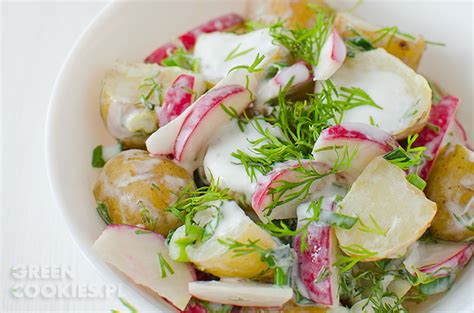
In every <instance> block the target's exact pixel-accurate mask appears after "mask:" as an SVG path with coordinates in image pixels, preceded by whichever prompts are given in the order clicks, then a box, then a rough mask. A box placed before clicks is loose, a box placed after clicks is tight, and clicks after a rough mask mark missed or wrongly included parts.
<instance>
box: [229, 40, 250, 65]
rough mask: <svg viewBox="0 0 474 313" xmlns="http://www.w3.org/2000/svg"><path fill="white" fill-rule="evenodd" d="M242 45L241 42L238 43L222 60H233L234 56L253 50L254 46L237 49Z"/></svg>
mask: <svg viewBox="0 0 474 313" xmlns="http://www.w3.org/2000/svg"><path fill="white" fill-rule="evenodd" d="M241 46H242V44H241V43H239V44H238V45H237V46H236V47H235V48H234V49H232V50H231V51H230V52H229V54H228V55H227V57H226V58H225V59H224V62H228V61H230V60H233V59H235V58H238V57H240V56H242V55H244V54H247V53H249V52H251V51H253V50H255V48H249V49H245V50H243V51H239V49H240V47H241Z"/></svg>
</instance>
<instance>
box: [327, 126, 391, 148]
mask: <svg viewBox="0 0 474 313" xmlns="http://www.w3.org/2000/svg"><path fill="white" fill-rule="evenodd" d="M347 124H348V125H351V126H353V125H355V124H356V123H350V124H349V123H347ZM374 130H378V129H376V128H375V129H374ZM379 132H382V131H379ZM320 137H322V138H324V140H334V139H355V140H360V141H370V142H372V143H375V144H376V145H378V146H379V147H380V148H381V149H383V150H385V151H386V152H389V151H390V150H392V149H393V147H395V146H397V142H396V141H395V139H393V138H392V137H391V136H390V135H389V134H386V138H382V140H377V139H376V138H374V137H371V136H370V135H369V134H368V133H366V132H364V131H363V130H362V129H357V130H356V129H355V128H353V129H351V128H350V127H347V126H343V125H335V126H331V127H329V128H326V129H325V130H323V131H322V132H321V136H320Z"/></svg>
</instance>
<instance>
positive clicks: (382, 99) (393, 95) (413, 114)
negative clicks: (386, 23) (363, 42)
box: [331, 48, 431, 139]
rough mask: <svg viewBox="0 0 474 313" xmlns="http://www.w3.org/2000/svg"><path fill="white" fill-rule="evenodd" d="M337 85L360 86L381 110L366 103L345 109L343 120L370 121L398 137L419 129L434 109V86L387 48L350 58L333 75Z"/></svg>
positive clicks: (404, 136)
mask: <svg viewBox="0 0 474 313" xmlns="http://www.w3.org/2000/svg"><path fill="white" fill-rule="evenodd" d="M331 81H332V82H333V83H334V84H335V85H336V86H340V87H342V86H344V87H358V88H361V89H362V90H364V91H365V92H366V93H367V94H368V95H369V96H370V98H371V99H372V100H373V101H374V102H375V104H377V105H378V106H380V107H381V108H382V109H380V108H377V107H374V106H369V105H363V106H359V107H356V108H353V109H351V110H349V111H346V112H344V116H343V120H342V121H343V122H344V123H347V122H359V123H365V124H369V123H370V118H371V117H372V120H373V121H374V122H375V124H376V125H378V127H379V128H380V129H382V130H384V131H386V132H387V133H389V134H390V135H392V136H394V137H395V138H396V139H403V138H406V137H408V135H410V134H415V133H417V132H418V131H420V130H421V129H422V128H423V127H424V126H425V124H426V122H427V120H428V116H429V112H430V109H431V89H430V86H429V84H428V82H427V81H426V79H425V78H424V77H423V76H421V75H419V74H417V73H415V72H414V71H413V70H412V69H411V68H409V67H408V66H406V65H405V64H403V62H402V61H400V60H399V59H397V58H396V57H394V56H393V55H391V54H389V53H387V51H385V50H384V49H381V48H379V49H375V50H371V51H366V52H361V53H358V54H357V55H356V56H355V57H353V58H347V59H346V61H345V62H344V64H343V66H342V67H341V68H340V69H339V70H338V71H337V72H336V73H335V74H334V75H333V76H332V77H331Z"/></svg>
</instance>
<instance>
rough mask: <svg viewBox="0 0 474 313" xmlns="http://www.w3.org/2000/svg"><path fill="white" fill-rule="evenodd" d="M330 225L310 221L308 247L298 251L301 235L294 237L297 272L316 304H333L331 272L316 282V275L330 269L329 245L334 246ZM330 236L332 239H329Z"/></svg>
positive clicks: (331, 261) (332, 261) (307, 238)
mask: <svg viewBox="0 0 474 313" xmlns="http://www.w3.org/2000/svg"><path fill="white" fill-rule="evenodd" d="M331 232H332V230H331V226H321V225H317V224H316V223H314V222H313V223H312V224H311V225H309V226H308V230H307V233H308V235H307V237H306V241H307V244H308V249H307V250H305V251H304V252H301V251H300V247H301V235H298V236H297V237H296V238H295V251H296V252H297V254H298V273H299V275H300V279H301V280H302V281H303V283H304V285H305V287H306V290H307V291H308V294H309V296H310V299H311V300H312V301H314V302H316V303H317V304H321V305H324V306H333V305H334V304H335V302H334V296H333V294H334V291H335V290H333V288H336V289H337V287H335V286H332V281H331V274H330V275H329V276H328V277H327V278H326V279H324V280H322V281H320V282H318V283H316V280H317V279H318V275H319V274H320V273H322V271H324V270H325V269H326V270H328V271H332V270H331V268H332V266H331V265H332V263H334V260H331V254H332V252H331V249H332V248H331V247H333V246H334V244H335V242H334V239H333V237H334V235H333V234H331ZM331 238H332V239H331Z"/></svg>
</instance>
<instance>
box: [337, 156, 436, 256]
mask: <svg viewBox="0 0 474 313" xmlns="http://www.w3.org/2000/svg"><path fill="white" fill-rule="evenodd" d="M338 211H339V212H340V213H342V214H346V215H350V216H353V217H358V218H359V219H360V220H359V221H358V222H357V223H356V224H355V225H354V227H352V228H351V229H347V230H346V229H342V228H336V236H337V239H338V240H339V245H340V247H341V249H342V250H343V251H344V252H345V253H347V254H349V255H354V256H355V255H361V253H356V252H354V250H353V249H359V248H364V249H366V250H368V251H370V252H372V253H370V255H369V254H367V256H366V258H365V259H364V261H373V260H380V259H385V258H397V257H400V256H401V255H403V254H405V252H406V249H407V247H408V246H410V245H411V244H412V243H414V242H415V241H416V240H417V239H418V238H419V237H421V235H423V233H424V232H425V230H426V229H427V228H428V227H429V226H430V223H431V221H432V220H433V218H434V216H435V214H436V203H434V202H432V201H430V200H428V199H427V198H426V197H425V195H424V194H423V192H422V191H421V190H419V189H418V188H416V187H415V186H413V185H412V184H410V183H409V182H408V181H407V180H406V179H405V173H404V172H403V170H401V169H400V168H399V167H397V166H396V165H393V164H391V163H390V162H389V161H387V160H385V159H384V158H382V157H377V158H375V159H373V160H372V161H371V162H370V163H369V165H368V166H367V167H366V168H365V170H364V171H363V172H362V174H361V175H360V176H359V178H358V179H357V180H356V181H355V182H354V184H353V185H352V187H351V189H350V190H349V193H348V194H347V195H346V197H345V198H344V199H343V200H342V201H341V203H340V205H339V208H338ZM364 225H365V226H366V227H364ZM351 248H353V249H351Z"/></svg>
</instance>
